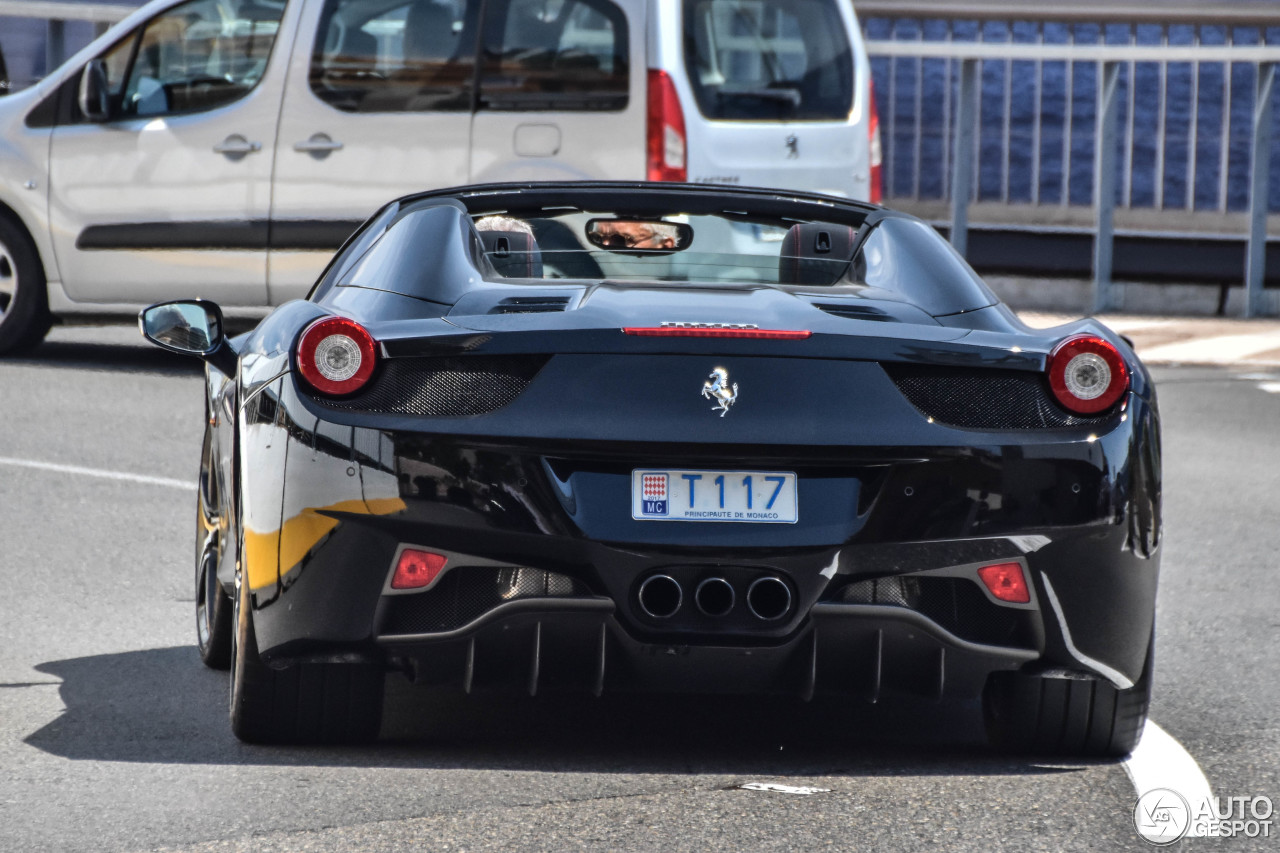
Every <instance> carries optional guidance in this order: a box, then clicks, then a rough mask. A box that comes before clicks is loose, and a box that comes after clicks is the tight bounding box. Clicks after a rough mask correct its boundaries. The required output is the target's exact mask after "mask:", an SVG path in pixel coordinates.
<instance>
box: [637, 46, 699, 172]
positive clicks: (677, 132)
mask: <svg viewBox="0 0 1280 853" xmlns="http://www.w3.org/2000/svg"><path fill="white" fill-rule="evenodd" d="M647 143H648V155H649V156H648V161H649V168H648V178H649V180H651V181H686V180H688V178H689V171H688V167H687V165H686V161H685V135H684V112H683V111H682V110H681V109H680V98H679V97H677V95H676V86H675V83H673V82H671V77H670V75H668V74H667V72H665V71H659V70H657V69H654V68H650V69H649V123H648V139H647Z"/></svg>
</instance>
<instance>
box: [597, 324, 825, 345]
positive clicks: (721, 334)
mask: <svg viewBox="0 0 1280 853" xmlns="http://www.w3.org/2000/svg"><path fill="white" fill-rule="evenodd" d="M622 331H624V332H625V333H627V334H628V335H638V336H640V337H643V338H755V339H757V340H767V341H801V340H804V339H805V338H807V337H809V336H810V335H812V334H813V332H810V331H809V330H808V329H698V328H688V327H681V326H624V327H623V329H622Z"/></svg>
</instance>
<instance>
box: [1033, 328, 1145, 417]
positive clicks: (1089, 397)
mask: <svg viewBox="0 0 1280 853" xmlns="http://www.w3.org/2000/svg"><path fill="white" fill-rule="evenodd" d="M1049 387H1050V388H1052V389H1053V396H1054V397H1056V398H1057V399H1058V402H1059V403H1061V404H1062V406H1063V408H1065V409H1067V410H1068V411H1070V412H1074V413H1075V414H1077V415H1093V414H1097V413H1098V412H1101V411H1103V410H1104V409H1109V408H1111V407H1112V406H1114V405H1115V403H1116V401H1117V400H1119V399H1120V398H1121V397H1122V396H1123V395H1124V392H1125V391H1127V390H1128V389H1129V369H1128V368H1127V367H1125V363H1124V359H1123V358H1121V357H1120V352H1119V350H1117V349H1116V348H1115V347H1114V346H1112V345H1111V344H1110V343H1109V342H1108V341H1106V340H1104V339H1102V338H1099V337H1095V336H1094V335H1075V336H1074V337H1070V338H1067V339H1066V340H1064V341H1062V342H1061V343H1059V344H1058V345H1057V346H1056V347H1054V348H1053V352H1051V353H1049Z"/></svg>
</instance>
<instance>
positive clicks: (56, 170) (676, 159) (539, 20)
mask: <svg viewBox="0 0 1280 853" xmlns="http://www.w3.org/2000/svg"><path fill="white" fill-rule="evenodd" d="M870 81H871V74H870V69H869V67H868V64H867V58H866V52H865V50H864V48H863V45H862V38H861V34H860V32H859V29H858V25H857V20H856V18H855V17H854V12H853V8H852V6H851V5H850V3H849V2H848V0H483V2H482V0H155V2H152V3H150V4H148V5H147V6H144V7H143V8H141V9H139V10H138V11H136V12H134V13H133V14H131V15H130V16H129V17H128V18H126V19H125V20H124V21H122V22H121V23H120V24H118V25H117V26H115V27H114V28H112V29H111V30H110V31H109V32H107V33H106V34H105V35H103V36H102V37H101V38H99V39H98V40H97V41H95V42H94V43H93V44H91V45H89V46H88V47H87V48H85V49H84V50H83V51H81V52H80V53H79V54H77V55H76V56H75V57H73V58H72V59H71V60H70V61H68V62H67V63H66V64H65V65H63V66H62V67H61V68H59V69H57V70H56V71H54V72H53V73H52V74H50V75H49V76H48V77H47V78H46V79H45V80H43V81H42V82H41V83H39V84H38V85H36V86H34V87H32V88H30V89H28V90H25V91H22V92H18V93H16V94H13V95H11V96H9V97H6V98H4V99H0V352H5V351H14V350H17V349H21V348H24V347H29V346H32V345H34V344H35V343H37V342H38V341H39V340H40V339H41V338H42V337H43V336H44V333H45V332H46V331H47V329H48V327H49V325H50V323H51V322H53V320H54V319H55V318H68V317H73V316H76V315H79V316H86V315H88V316H98V317H102V316H119V315H133V314H134V313H136V310H137V309H138V308H139V307H140V306H142V305H146V304H148V303H151V302H156V301H159V300H164V299H178V298H185V297H195V296H205V297H210V298H213V299H216V300H217V301H218V302H219V304H221V305H223V306H226V307H229V308H233V309H240V312H241V313H244V314H248V315H253V314H254V313H255V309H256V310H257V313H261V311H262V310H264V309H265V306H270V305H277V304H279V303H281V302H284V301H287V300H289V299H293V298H296V297H299V296H302V295H304V294H305V293H306V291H307V289H308V288H309V287H310V285H311V283H312V281H313V280H314V279H315V277H316V276H317V274H318V273H319V271H320V270H321V268H322V267H323V266H324V264H325V262H326V261H327V259H328V258H329V257H330V255H331V254H332V253H333V251H334V249H336V248H337V247H338V246H339V245H340V244H341V243H342V241H343V240H344V239H345V238H346V237H347V235H349V234H350V233H351V232H352V231H353V230H354V229H355V227H356V226H357V225H358V224H359V223H360V222H361V221H362V220H363V219H364V218H365V217H367V216H368V215H369V214H370V213H372V212H373V211H374V210H376V209H377V208H378V207H379V206H381V205H382V204H383V203H385V202H386V201H388V200H390V199H391V198H394V197H396V196H400V195H404V194H406V193H409V192H414V191H418V190H425V189H430V188H437V187H446V186H452V185H456V184H466V183H485V182H491V181H527V180H565V179H608V180H646V179H647V180H659V181H686V180H687V181H692V182H697V183H725V184H743V185H756V186H777V187H784V188H790V189H801V190H814V191H819V192H826V193H833V194H837V195H844V196H851V197H855V198H860V199H870V200H873V201H877V200H878V187H879V174H878V171H879V137H878V130H877V128H876V117H875V108H874V105H873V96H872V92H871V85H870Z"/></svg>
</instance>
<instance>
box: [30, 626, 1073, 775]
mask: <svg viewBox="0 0 1280 853" xmlns="http://www.w3.org/2000/svg"><path fill="white" fill-rule="evenodd" d="M37 669H38V670H39V671H40V672H42V673H45V674H47V675H50V676H54V677H56V678H59V679H61V682H62V683H61V685H60V687H59V693H60V696H61V699H62V702H63V703H64V705H65V706H66V710H65V712H64V713H63V714H61V715H60V716H59V717H57V718H56V719H54V720H53V721H51V722H50V723H48V724H47V725H45V726H44V727H42V728H40V729H39V730H37V731H36V732H34V733H32V734H31V735H30V736H28V737H27V738H26V743H28V744H29V745H31V746H34V747H36V748H38V749H41V750H44V751H46V752H49V753H51V754H54V755H58V756H61V757H64V758H69V759H73V760H85V759H87V760H93V761H127V762H148V763H178V764H232V765H290V766H329V767H333V766H353V767H400V768H450V769H451V768H468V769H498V770H539V771H564V772H596V773H719V774H753V775H760V774H773V775H789V776H796V775H800V776H832V775H858V776H867V775H952V774H966V775H1008V774H1042V773H1062V772H1071V771H1072V770H1077V769H1081V768H1084V767H1087V766H1090V762H1065V763H1062V762H1050V763H1047V764H1045V763H1039V762H1036V761H1034V760H1028V759H1024V758H1019V757H1010V756H1006V755H1001V754H999V753H996V752H993V751H991V750H989V749H988V748H987V747H986V746H985V745H984V744H983V741H982V726H981V719H980V713H979V711H978V708H977V705H976V703H946V704H935V703H925V702H902V701H894V702H890V701H882V702H879V703H876V704H874V705H872V704H869V703H867V702H865V701H862V700H853V699H851V700H844V701H839V702H833V701H823V702H815V703H802V702H800V701H798V700H794V699H786V698H774V699H760V698H743V697H653V696H605V697H603V698H601V699H595V698H592V697H589V696H585V697H584V696H548V697H538V698H537V699H531V698H529V697H519V698H517V697H512V696H510V695H488V696H466V695H463V694H462V693H461V691H459V690H450V691H442V690H436V689H432V690H426V689H422V688H418V687H414V686H413V685H410V684H409V683H408V682H407V681H405V680H404V679H401V678H399V677H397V676H392V677H389V678H388V689H387V702H386V712H385V716H384V722H383V734H382V738H381V740H379V741H378V743H376V744H374V745H371V746H369V747H363V748H349V747H348V748H333V747H325V748H320V747H306V748H302V747H258V746H249V745H245V744H242V743H240V742H239V741H237V740H236V739H235V738H234V737H233V736H232V734H231V731H230V728H229V726H228V723H227V676H226V674H225V673H220V672H214V671H212V670H209V669H206V668H205V667H203V666H202V665H201V664H200V662H199V660H198V658H197V655H196V652H195V649H194V648H192V647H185V646H184V647H175V648H161V649H150V650H146V651H136V652H123V653H119V654H109V655H95V656H92V657H83V658H72V659H68V660H60V661H53V662H50V663H46V664H42V665H40V666H39V667H37Z"/></svg>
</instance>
